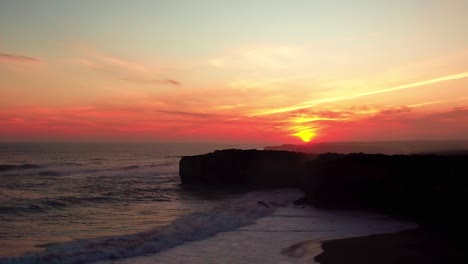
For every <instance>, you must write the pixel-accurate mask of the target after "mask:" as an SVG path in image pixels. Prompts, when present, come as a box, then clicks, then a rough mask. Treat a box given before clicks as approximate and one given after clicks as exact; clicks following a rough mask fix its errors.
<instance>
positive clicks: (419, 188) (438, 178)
mask: <svg viewBox="0 0 468 264" xmlns="http://www.w3.org/2000/svg"><path fill="white" fill-rule="evenodd" d="M467 165H468V156H463V155H457V156H437V155H394V156H386V155H368V154H349V155H340V154H324V155H320V156H319V157H318V158H317V159H315V160H313V161H308V162H307V165H306V170H307V173H306V174H307V175H308V177H307V182H306V184H305V185H304V189H305V191H306V195H307V198H308V199H309V201H310V202H311V203H312V204H313V205H315V206H318V207H322V208H360V209H377V210H382V211H387V212H390V213H396V214H399V215H402V216H407V217H410V218H413V219H416V220H420V221H429V222H432V221H434V222H440V221H443V220H444V219H451V221H452V220H453V218H452V217H453V216H455V215H454V214H458V212H459V211H460V210H459V209H460V208H463V207H464V205H463V203H464V202H463V201H465V200H466V195H467V194H468V166H467ZM454 208H459V209H458V211H457V210H455V209H454Z"/></svg>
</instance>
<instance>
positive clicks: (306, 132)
mask: <svg viewBox="0 0 468 264" xmlns="http://www.w3.org/2000/svg"><path fill="white" fill-rule="evenodd" d="M292 136H295V137H298V138H300V139H301V140H302V141H304V142H310V140H312V138H314V137H315V136H316V134H315V131H313V130H312V129H310V128H304V129H302V130H299V131H298V132H296V133H294V134H292Z"/></svg>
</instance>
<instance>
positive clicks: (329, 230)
mask: <svg viewBox="0 0 468 264" xmlns="http://www.w3.org/2000/svg"><path fill="white" fill-rule="evenodd" d="M415 227H416V225H415V224H413V223H409V222H403V221H396V220H394V219H391V218H389V217H386V216H383V215H378V214H371V213H365V212H349V211H328V210H320V209H316V208H313V207H303V206H294V205H289V206H287V207H280V208H278V209H276V210H275V212H274V213H273V214H271V215H269V216H266V217H262V218H260V219H258V220H257V221H256V222H255V224H252V225H247V226H244V227H240V228H238V229H236V230H233V231H228V232H221V233H218V234H217V235H215V236H214V237H212V238H208V239H205V240H200V241H193V242H189V243H185V244H183V245H180V246H177V247H174V248H171V249H168V250H165V251H162V252H159V253H157V254H152V255H146V256H140V257H135V258H128V259H121V260H116V261H104V262H100V263H101V264H104V263H119V264H149V263H245V264H247V263H283V264H286V263H316V262H315V261H314V258H315V257H316V256H317V255H319V254H320V253H321V252H322V248H321V241H324V240H331V239H339V238H349V237H357V236H364V235H370V234H382V233H395V232H398V231H401V230H405V229H410V228H415Z"/></svg>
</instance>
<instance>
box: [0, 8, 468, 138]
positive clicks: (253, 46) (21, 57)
mask: <svg viewBox="0 0 468 264" xmlns="http://www.w3.org/2000/svg"><path fill="white" fill-rule="evenodd" d="M467 13H468V1H466V0H446V1H431V0H424V1H413V0H409V1H399V0H396V1H378V0H373V1H370V0H369V1H364V0H358V1H333V0H330V1H309V0H307V1H302V0H296V1H279V0H265V1H261V0H237V1H227V0H211V1H209V0H197V1H193V0H185V1H183V0H167V1H157V0H151V1H149V0H148V1H146V0H133V1H127V0H125V1H124V0H101V1H94V0H93V1H89V0H80V1H68V0H66V1H62V0H56V1H52V0H41V1H32V0H29V1H26V0H1V1H0V141H50V140H58V141H62V140H63V141H70V140H72V141H168V142H243V143H269V144H272V143H275V144H283V143H301V142H309V141H310V142H323V141H387V140H455V139H468V31H467V29H466V25H468V16H467V15H466V14H467Z"/></svg>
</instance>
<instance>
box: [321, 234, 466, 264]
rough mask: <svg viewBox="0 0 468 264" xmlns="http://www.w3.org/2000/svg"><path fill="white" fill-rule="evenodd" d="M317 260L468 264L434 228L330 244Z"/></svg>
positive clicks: (325, 262)
mask: <svg viewBox="0 0 468 264" xmlns="http://www.w3.org/2000/svg"><path fill="white" fill-rule="evenodd" d="M322 247H323V249H324V252H323V253H322V254H320V255H319V256H318V257H316V261H318V262H320V263H321V264H340V263H342V264H344V263H347V264H353V263H359V264H374V263H401V264H405V263H411V264H430V263H434V264H435V263H451V264H456V263H467V259H466V258H464V256H463V252H461V251H459V250H457V247H456V245H455V244H454V241H452V240H451V239H450V238H448V237H447V235H446V234H442V233H440V232H437V231H435V230H433V229H430V228H421V227H420V228H416V229H411V230H406V231H401V232H398V233H393V234H380V235H370V236H363V237H356V238H348V239H338V240H332V241H327V242H325V243H324V244H323V245H322Z"/></svg>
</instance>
